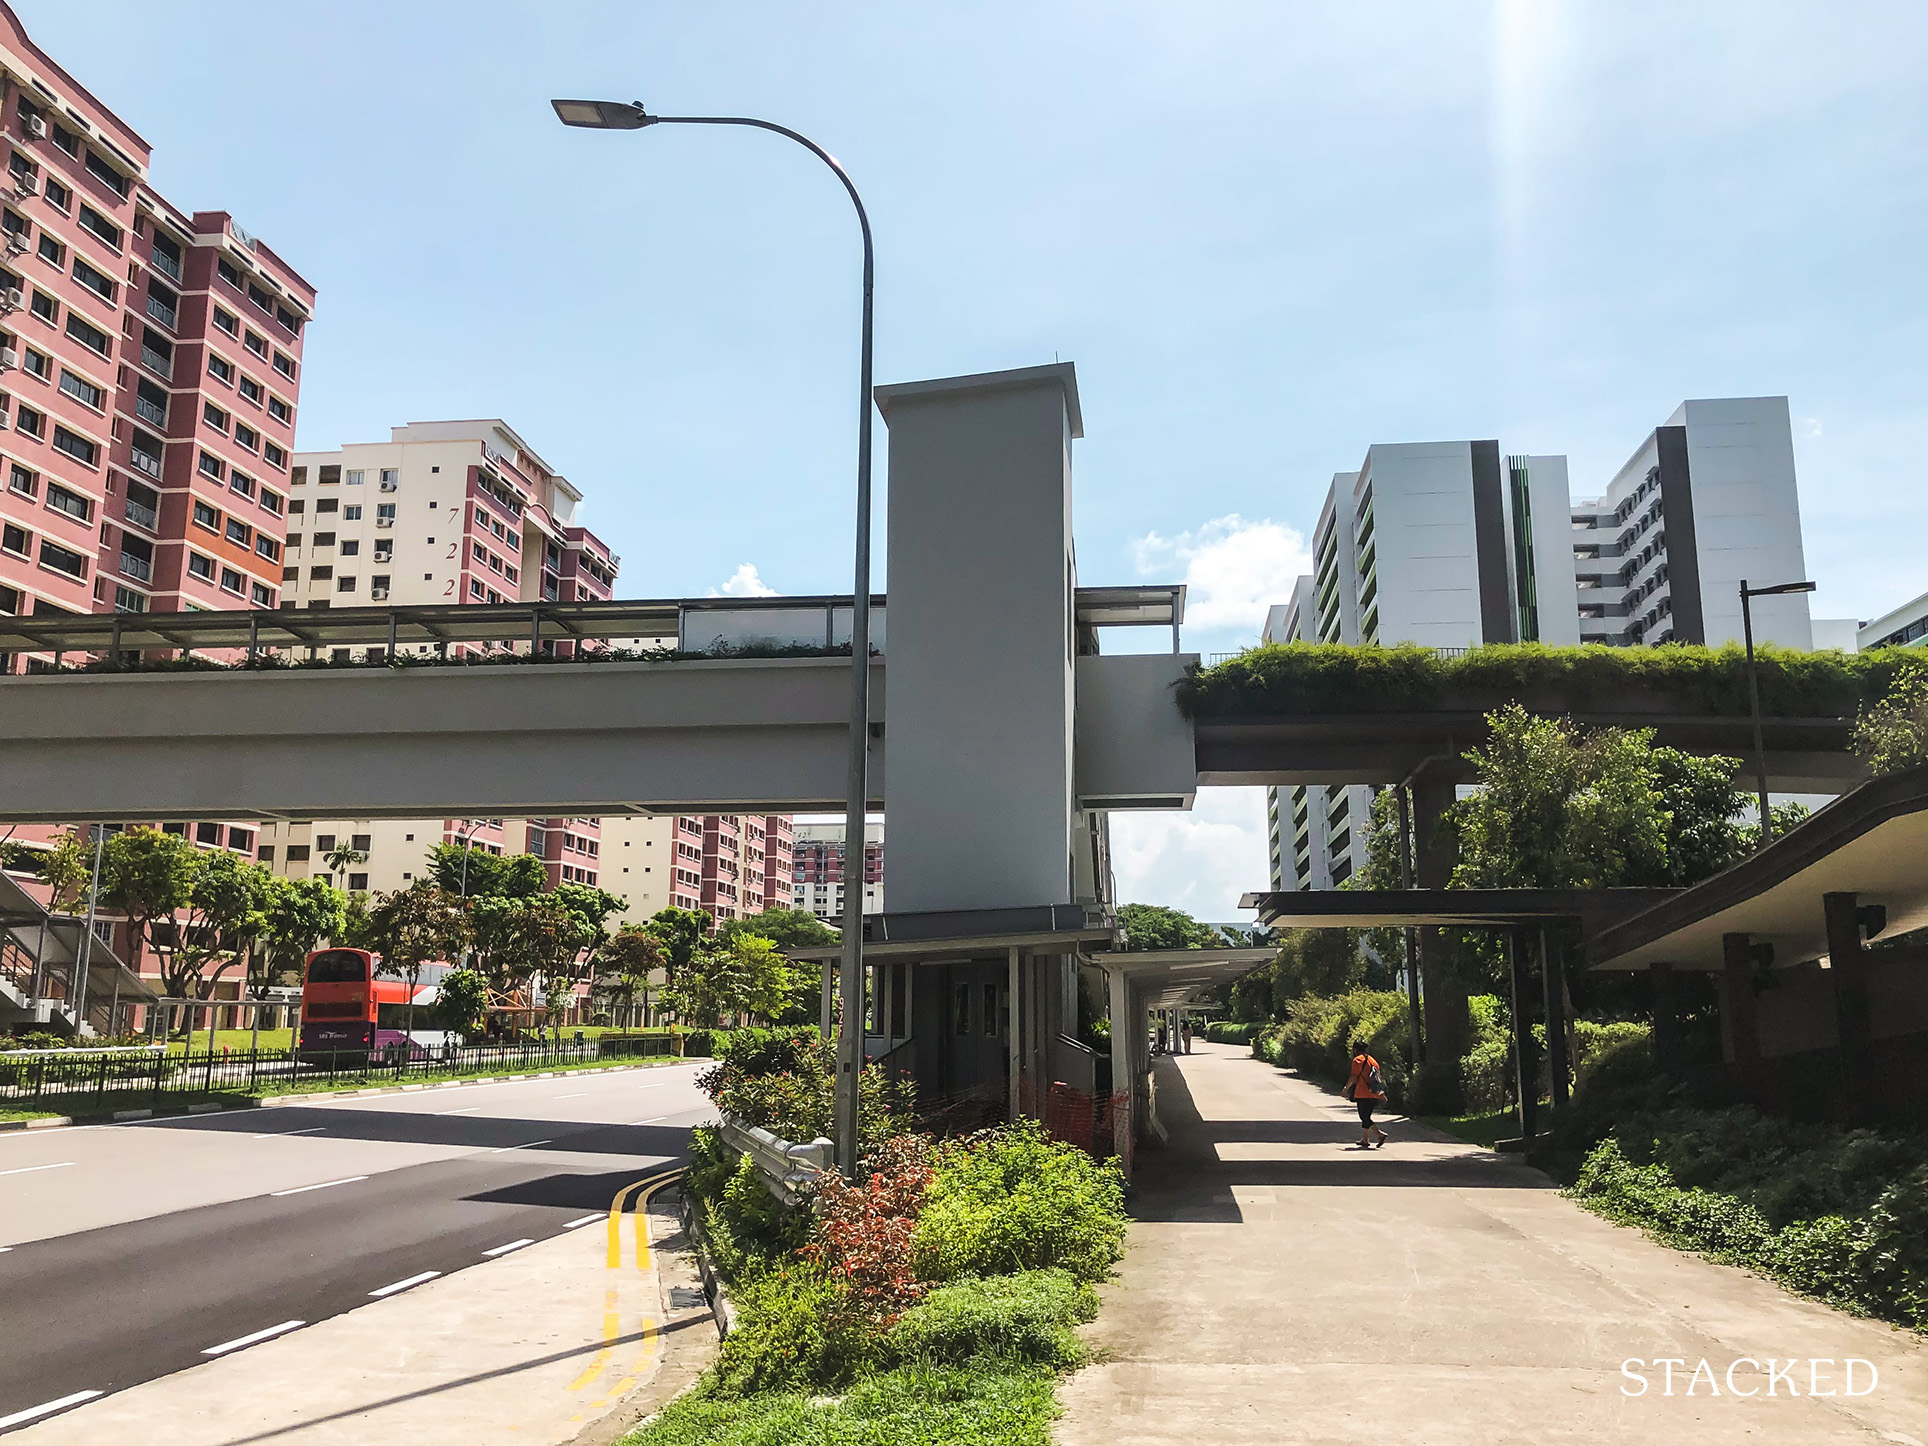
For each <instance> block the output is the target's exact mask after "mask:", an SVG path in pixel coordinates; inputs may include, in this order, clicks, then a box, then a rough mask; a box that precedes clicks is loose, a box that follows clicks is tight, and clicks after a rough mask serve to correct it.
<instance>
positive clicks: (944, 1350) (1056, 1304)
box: [882, 1270, 1098, 1370]
mask: <svg viewBox="0 0 1928 1446" xmlns="http://www.w3.org/2000/svg"><path fill="white" fill-rule="evenodd" d="M1097 1313H1098V1296H1097V1292H1095V1291H1093V1290H1092V1288H1091V1287H1090V1286H1088V1285H1085V1284H1083V1283H1082V1282H1080V1281H1079V1280H1078V1278H1077V1277H1076V1276H1074V1275H1072V1274H1071V1272H1070V1271H1068V1270H1027V1271H1024V1272H1021V1273H1020V1274H1017V1275H999V1276H992V1277H990V1278H989V1279H985V1280H977V1279H971V1280H962V1281H959V1282H958V1283H957V1284H955V1285H946V1286H941V1287H939V1288H938V1289H936V1290H933V1291H932V1292H931V1293H930V1295H929V1296H928V1297H926V1298H925V1299H924V1300H923V1301H922V1302H921V1303H920V1304H918V1305H915V1306H912V1307H911V1308H910V1309H909V1310H908V1311H906V1312H904V1314H903V1315H902V1316H901V1317H900V1318H899V1319H898V1321H897V1323H896V1324H895V1325H894V1326H892V1327H891V1329H890V1331H889V1333H888V1334H887V1335H886V1336H885V1337H884V1342H883V1350H882V1354H883V1358H884V1359H885V1360H886V1361H887V1362H891V1363H902V1362H906V1361H924V1362H928V1363H930V1364H934V1365H962V1364H963V1363H965V1362H966V1361H970V1360H972V1359H975V1358H979V1357H990V1356H995V1357H1007V1358H1010V1359H1014V1360H1023V1361H1031V1362H1035V1363H1037V1364H1039V1365H1046V1366H1052V1367H1054V1368H1056V1369H1059V1370H1068V1369H1070V1368H1071V1367H1073V1366H1076V1365H1080V1364H1082V1363H1083V1361H1084V1358H1085V1351H1084V1345H1083V1343H1082V1342H1081V1341H1079V1339H1078V1337H1077V1336H1076V1334H1074V1333H1073V1331H1072V1329H1071V1327H1072V1326H1074V1325H1078V1324H1080V1323H1082V1322H1084V1321H1088V1320H1091V1319H1092V1318H1093V1317H1094V1316H1096V1315H1097Z"/></svg>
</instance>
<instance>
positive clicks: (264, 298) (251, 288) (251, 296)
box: [248, 281, 274, 316]
mask: <svg viewBox="0 0 1928 1446" xmlns="http://www.w3.org/2000/svg"><path fill="white" fill-rule="evenodd" d="M248 300H249V301H252V302H253V303H254V304H255V305H256V306H257V307H258V308H260V309H261V310H262V311H265V312H267V313H268V314H269V315H270V316H272V315H273V314H274V298H273V297H272V296H270V295H268V293H267V292H265V291H263V290H262V289H261V288H260V287H259V286H256V285H255V284H254V283H253V282H252V281H250V282H249V283H248Z"/></svg>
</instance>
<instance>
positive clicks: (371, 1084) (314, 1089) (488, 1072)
mask: <svg viewBox="0 0 1928 1446" xmlns="http://www.w3.org/2000/svg"><path fill="white" fill-rule="evenodd" d="M681 1063H683V1061H682V1060H680V1059H678V1058H677V1057H676V1056H675V1055H673V1054H665V1055H653V1056H651V1057H649V1058H647V1059H635V1060H630V1059H601V1060H597V1059H585V1060H581V1061H577V1062H573V1063H570V1062H551V1063H549V1064H530V1065H529V1066H528V1067H527V1068H526V1069H484V1070H460V1071H452V1072H450V1073H447V1074H442V1073H439V1072H438V1073H434V1074H424V1073H423V1072H422V1071H420V1070H414V1069H412V1070H410V1071H409V1072H408V1073H407V1074H406V1075H396V1074H370V1075H366V1076H357V1075H341V1076H339V1077H337V1078H335V1079H333V1080H330V1079H328V1078H326V1077H320V1078H316V1077H309V1078H306V1079H299V1078H297V1079H292V1080H290V1079H262V1080H258V1081H257V1082H256V1084H255V1088H254V1094H256V1095H257V1096H260V1097H262V1098H264V1099H265V1098H267V1097H269V1096H271V1095H310V1094H316V1093H326V1092H327V1091H329V1090H373V1089H391V1088H393V1087H394V1086H396V1085H405V1084H447V1083H448V1082H450V1081H451V1080H485V1079H514V1078H516V1077H517V1076H520V1075H532V1074H574V1073H577V1072H579V1071H581V1070H586V1069H638V1068H650V1067H652V1066H656V1065H666V1064H681Z"/></svg>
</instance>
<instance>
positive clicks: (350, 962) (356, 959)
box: [308, 949, 368, 984]
mask: <svg viewBox="0 0 1928 1446" xmlns="http://www.w3.org/2000/svg"><path fill="white" fill-rule="evenodd" d="M308 982H309V983H310V984H366V983H367V982H368V958H367V956H366V955H364V954H359V953H357V952H356V951H355V950H353V949H324V950H323V951H322V952H321V953H319V954H317V955H315V957H314V958H313V959H311V960H309V961H308Z"/></svg>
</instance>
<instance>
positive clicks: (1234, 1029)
mask: <svg viewBox="0 0 1928 1446" xmlns="http://www.w3.org/2000/svg"><path fill="white" fill-rule="evenodd" d="M1265 1027H1266V1026H1265V1024H1264V1023H1263V1022H1260V1023H1257V1024H1233V1023H1231V1022H1230V1021H1229V1020H1224V1019H1214V1020H1213V1021H1212V1022H1211V1023H1210V1024H1208V1025H1206V1026H1205V1038H1206V1039H1208V1040H1210V1041H1211V1042H1212V1043H1213V1044H1250V1043H1251V1042H1252V1041H1253V1040H1254V1039H1256V1038H1258V1036H1259V1033H1260V1032H1261V1031H1262V1030H1264V1029H1265Z"/></svg>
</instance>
